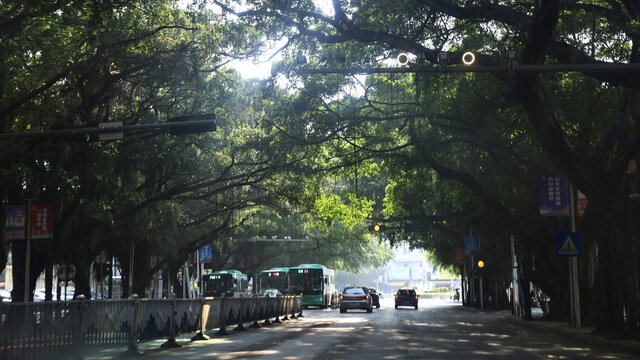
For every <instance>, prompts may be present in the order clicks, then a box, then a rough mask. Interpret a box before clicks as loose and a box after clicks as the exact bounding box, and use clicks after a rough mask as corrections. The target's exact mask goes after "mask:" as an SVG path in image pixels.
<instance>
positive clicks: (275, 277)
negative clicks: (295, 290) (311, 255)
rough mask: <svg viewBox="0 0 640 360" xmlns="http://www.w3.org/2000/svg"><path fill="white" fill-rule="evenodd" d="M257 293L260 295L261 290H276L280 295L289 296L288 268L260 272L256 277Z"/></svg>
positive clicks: (275, 268)
mask: <svg viewBox="0 0 640 360" xmlns="http://www.w3.org/2000/svg"><path fill="white" fill-rule="evenodd" d="M257 289H258V291H257V293H258V294H260V293H261V292H262V291H263V290H267V289H278V291H280V292H281V293H282V295H288V294H289V268H286V267H274V268H271V269H268V270H262V271H261V272H260V275H259V277H258V287H257Z"/></svg>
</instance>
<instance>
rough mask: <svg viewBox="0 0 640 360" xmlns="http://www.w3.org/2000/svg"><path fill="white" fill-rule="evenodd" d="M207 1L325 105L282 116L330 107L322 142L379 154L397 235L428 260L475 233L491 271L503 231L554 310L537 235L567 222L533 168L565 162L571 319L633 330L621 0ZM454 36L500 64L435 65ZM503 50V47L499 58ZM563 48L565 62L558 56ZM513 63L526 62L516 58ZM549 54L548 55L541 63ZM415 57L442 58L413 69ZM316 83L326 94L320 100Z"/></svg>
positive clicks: (451, 61)
mask: <svg viewBox="0 0 640 360" xmlns="http://www.w3.org/2000/svg"><path fill="white" fill-rule="evenodd" d="M213 3H214V4H216V5H217V6H218V7H219V8H220V9H222V11H223V13H226V14H233V16H229V21H230V22H233V23H234V24H236V26H239V27H240V28H242V25H245V26H249V27H245V28H244V29H250V30H245V31H246V33H245V35H246V36H244V37H243V38H242V43H238V46H237V47H235V48H232V49H229V53H231V54H233V55H235V56H254V57H257V58H259V57H260V56H265V55H264V53H263V50H262V49H264V48H263V45H264V44H265V43H269V42H271V43H272V44H273V45H274V49H279V50H283V53H284V54H285V56H284V60H282V61H281V62H280V64H279V66H277V67H276V68H275V69H274V73H282V74H286V75H288V76H289V79H290V81H291V82H290V83H289V84H290V86H292V87H297V90H299V91H300V93H301V94H302V96H306V97H307V98H308V99H309V100H308V101H309V104H313V103H312V101H313V100H311V99H317V101H316V102H315V104H319V105H317V107H316V108H315V109H316V110H317V109H323V116H324V117H325V120H320V115H318V114H317V113H316V114H313V115H309V117H310V118H313V121H309V119H308V118H305V117H300V118H299V119H298V121H299V122H302V121H304V126H303V127H304V128H305V129H308V130H309V129H313V127H314V126H318V127H321V126H326V125H327V121H326V119H327V118H331V117H334V118H335V119H336V120H334V125H335V126H336V129H339V130H336V131H337V132H339V133H340V134H341V136H342V139H343V140H344V141H345V143H348V144H349V146H345V147H342V148H339V149H335V151H336V153H335V154H336V156H337V155H340V156H342V157H344V156H351V159H355V160H356V162H358V161H360V160H363V159H378V160H380V161H381V163H382V164H384V165H386V166H387V169H388V171H389V185H388V186H387V192H386V197H385V202H384V212H383V213H381V215H384V217H385V218H386V219H387V220H388V221H390V222H394V221H396V225H400V224H401V223H403V222H407V221H412V222H415V223H419V225H420V226H418V230H420V231H418V232H413V233H410V234H408V235H409V238H410V240H411V241H412V242H413V244H414V245H415V246H422V247H425V248H427V249H431V250H434V251H436V253H437V254H438V255H437V257H438V258H440V259H442V261H443V262H445V263H446V262H447V261H448V262H449V263H450V262H451V256H450V255H449V254H450V253H451V251H452V249H453V248H454V247H460V246H461V241H462V236H463V235H464V234H468V233H469V231H470V230H471V231H474V233H476V234H479V236H480V239H481V246H482V252H483V253H485V256H486V257H488V258H489V262H493V263H496V264H498V263H501V264H502V265H500V266H498V265H496V266H495V267H494V270H493V271H495V272H496V274H497V275H499V274H502V275H501V276H498V277H496V279H495V280H496V281H495V282H499V281H502V280H505V279H506V278H508V274H509V273H510V271H511V267H510V254H509V253H510V239H511V237H512V236H513V238H514V239H515V243H516V250H517V254H518V258H519V260H520V264H521V266H522V273H523V277H524V279H525V280H527V282H528V281H533V282H534V283H535V284H537V285H538V286H540V287H541V288H542V289H543V290H544V291H545V292H546V293H548V294H550V295H551V298H552V301H553V306H552V308H553V311H554V312H553V313H552V314H553V316H555V317H556V318H562V317H564V316H565V314H566V313H567V312H566V309H567V306H568V299H567V294H568V290H567V287H568V285H567V282H568V281H567V276H565V275H563V276H558V274H566V273H567V264H566V260H565V259H560V258H557V257H556V255H555V241H554V234H555V232H556V231H562V230H568V229H569V222H568V220H567V219H566V218H552V217H542V216H540V215H539V214H538V200H537V199H538V177H539V175H540V174H542V173H564V174H566V175H567V176H568V177H569V179H570V181H571V182H572V183H573V184H574V185H575V187H576V188H577V189H579V190H580V191H581V192H582V193H584V194H585V195H586V197H587V199H588V207H587V209H586V212H585V213H584V216H582V217H581V218H580V219H578V224H577V227H578V231H580V232H582V236H583V252H582V256H581V257H580V259H579V270H580V271H579V273H580V276H579V278H580V287H581V294H582V297H581V300H582V304H581V305H582V306H581V309H582V316H583V319H584V322H586V323H591V324H597V325H598V329H599V330H602V331H617V332H618V334H623V335H625V334H626V335H628V334H629V332H630V331H631V332H632V331H634V329H635V321H636V320H637V319H638V316H639V315H640V314H638V312H639V310H638V309H639V307H640V281H639V275H640V267H639V265H640V264H639V261H638V259H639V257H638V251H639V245H640V241H639V240H640V231H639V230H640V229H639V227H638V225H637V224H638V215H640V202H634V201H633V196H630V195H632V194H635V193H638V192H640V188H638V173H637V167H636V164H637V160H638V156H639V155H640V154H639V150H640V149H639V145H640V122H639V121H638V120H639V115H640V106H639V105H640V102H639V100H640V98H639V96H638V95H639V94H638V90H639V89H640V72H638V71H637V67H630V66H627V65H629V64H634V63H637V62H638V55H639V53H638V41H639V40H640V39H638V37H639V36H640V6H639V5H638V3H637V2H634V1H605V0H603V1H598V0H593V1H560V0H549V1H517V2H504V1H485V0H479V1H453V0H397V1H391V2H390V1H386V0H344V1H341V0H332V1H331V4H328V3H325V2H317V1H311V0H302V1H295V0H277V1H276V0H274V1H251V0H249V1H244V2H242V4H240V3H239V2H235V1H225V0H219V1H218V0H214V1H213ZM319 5H326V6H319ZM252 46H253V47H252ZM466 51H471V52H473V53H474V54H475V55H476V63H475V64H474V66H476V67H481V66H488V67H494V68H498V67H499V68H500V69H502V70H501V71H495V72H489V73H481V72H465V73H451V72H448V71H446V69H445V68H447V67H454V66H461V65H462V64H461V61H462V56H461V55H462V54H463V53H464V52H466ZM510 51H513V52H515V53H513V52H512V53H511V54H512V55H513V54H515V55H516V56H515V58H512V59H508V57H507V54H509V52H510ZM401 52H406V53H408V54H409V60H410V61H409V64H408V65H407V66H408V67H407V68H404V70H403V71H405V72H406V73H407V74H409V75H406V74H405V75H403V74H379V72H380V70H376V68H382V67H388V66H397V65H395V63H393V60H394V59H395V58H396V56H397V55H398V54H399V53H401ZM443 53H444V54H446V58H445V57H442V55H441V54H443ZM301 55H303V56H305V57H306V61H301V60H304V58H303V57H301ZM574 64H576V66H575V67H573V69H572V70H571V71H569V70H566V69H567V68H568V67H567V66H564V67H562V65H574ZM578 64H579V65H578ZM512 65H516V66H512ZM519 65H523V66H524V65H541V67H539V68H538V69H539V71H520V70H521V69H522V68H518V67H517V66H519ZM552 65H557V66H556V69H560V68H563V69H565V70H560V71H547V69H550V67H551V66H552ZM625 66H627V67H625ZM432 67H436V68H438V67H442V69H443V70H442V71H441V72H437V71H435V72H425V71H421V69H426V68H432ZM305 68H306V69H310V68H325V69H326V68H333V69H334V71H331V72H330V73H327V74H313V73H310V72H309V71H308V70H307V71H305ZM349 68H360V69H366V70H365V71H361V72H363V73H367V74H368V75H367V78H366V80H365V81H364V82H362V78H359V77H351V78H350V77H349V76H350V75H351V74H352V71H350V70H349ZM412 73H413V75H411V74H412ZM349 81H361V85H362V88H363V91H362V94H361V95H359V96H356V97H353V98H350V99H349V98H347V97H346V96H345V86H346V85H345V84H347V83H349ZM328 99H334V100H335V99H338V101H333V102H331V103H330V104H329V105H327V103H326V101H327V100H328ZM323 101H324V102H323ZM291 125H292V126H294V125H295V122H293V123H292V124H291ZM301 125H302V124H298V126H301ZM309 132H311V130H309ZM319 132H320V133H321V134H327V133H330V130H327V129H326V128H320V130H319ZM349 154H351V155H349ZM354 154H355V155H354ZM396 228H401V226H396Z"/></svg>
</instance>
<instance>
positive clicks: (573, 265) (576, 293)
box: [569, 181, 582, 328]
mask: <svg viewBox="0 0 640 360" xmlns="http://www.w3.org/2000/svg"><path fill="white" fill-rule="evenodd" d="M575 205H576V204H575V190H574V188H573V183H572V182H571V181H569V218H570V221H571V232H576V206H575ZM570 261H571V262H570V266H569V271H570V272H571V275H570V279H571V281H572V283H570V286H571V294H572V296H571V301H572V304H571V305H572V306H571V307H572V314H571V315H572V316H571V317H572V319H573V326H574V327H577V328H579V327H582V321H581V318H580V282H579V281H578V280H579V279H578V257H577V256H572V257H571V260H570Z"/></svg>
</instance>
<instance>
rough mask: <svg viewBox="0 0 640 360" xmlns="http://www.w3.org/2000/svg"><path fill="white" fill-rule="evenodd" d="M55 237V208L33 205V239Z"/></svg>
mask: <svg viewBox="0 0 640 360" xmlns="http://www.w3.org/2000/svg"><path fill="white" fill-rule="evenodd" d="M52 237H53V206H51V204H34V205H31V238H32V239H50V238H52Z"/></svg>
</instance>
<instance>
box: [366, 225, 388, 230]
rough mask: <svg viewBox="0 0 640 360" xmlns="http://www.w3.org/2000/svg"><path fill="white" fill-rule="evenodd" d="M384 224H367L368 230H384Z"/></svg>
mask: <svg viewBox="0 0 640 360" xmlns="http://www.w3.org/2000/svg"><path fill="white" fill-rule="evenodd" d="M384 229H385V226H384V225H380V224H374V225H371V226H369V230H371V231H373V232H380V231H384Z"/></svg>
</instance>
